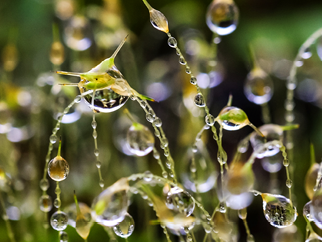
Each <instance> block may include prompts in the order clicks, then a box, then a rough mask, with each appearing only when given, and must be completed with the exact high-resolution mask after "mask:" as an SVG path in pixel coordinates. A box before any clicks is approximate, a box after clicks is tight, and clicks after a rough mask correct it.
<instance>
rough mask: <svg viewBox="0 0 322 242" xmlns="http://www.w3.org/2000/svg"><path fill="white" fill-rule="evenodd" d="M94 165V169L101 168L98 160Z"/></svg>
mask: <svg viewBox="0 0 322 242" xmlns="http://www.w3.org/2000/svg"><path fill="white" fill-rule="evenodd" d="M95 165H96V167H97V168H98V169H99V168H101V166H102V162H100V161H99V160H98V161H96V163H95Z"/></svg>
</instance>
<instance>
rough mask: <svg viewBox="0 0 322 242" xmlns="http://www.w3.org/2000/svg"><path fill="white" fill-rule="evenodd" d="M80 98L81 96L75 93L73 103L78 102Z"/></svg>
mask: <svg viewBox="0 0 322 242" xmlns="http://www.w3.org/2000/svg"><path fill="white" fill-rule="evenodd" d="M81 100H82V97H81V96H80V95H77V96H76V97H75V99H74V102H75V103H80V101H81Z"/></svg>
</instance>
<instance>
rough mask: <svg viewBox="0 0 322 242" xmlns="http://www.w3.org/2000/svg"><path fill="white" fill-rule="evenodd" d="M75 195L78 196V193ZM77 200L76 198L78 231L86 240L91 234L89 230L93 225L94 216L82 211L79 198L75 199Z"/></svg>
mask: <svg viewBox="0 0 322 242" xmlns="http://www.w3.org/2000/svg"><path fill="white" fill-rule="evenodd" d="M75 197H76V195H75ZM75 200H76V209H77V217H76V231H77V233H78V234H79V235H80V237H82V238H83V239H84V240H86V239H87V237H88V235H89V232H90V230H91V227H92V225H93V222H92V217H91V216H88V214H86V216H85V215H84V214H83V213H82V212H81V210H80V208H79V206H78V202H77V199H75Z"/></svg>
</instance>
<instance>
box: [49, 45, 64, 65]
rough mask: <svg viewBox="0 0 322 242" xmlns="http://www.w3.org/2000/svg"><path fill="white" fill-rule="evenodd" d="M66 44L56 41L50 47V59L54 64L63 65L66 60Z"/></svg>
mask: <svg viewBox="0 0 322 242" xmlns="http://www.w3.org/2000/svg"><path fill="white" fill-rule="evenodd" d="M64 58H65V56H64V46H63V45H62V43H61V42H59V41H55V42H53V43H52V45H51V49H50V61H51V63H53V64H54V65H61V64H62V63H63V62H64Z"/></svg>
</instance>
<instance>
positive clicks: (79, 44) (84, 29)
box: [64, 16, 92, 51]
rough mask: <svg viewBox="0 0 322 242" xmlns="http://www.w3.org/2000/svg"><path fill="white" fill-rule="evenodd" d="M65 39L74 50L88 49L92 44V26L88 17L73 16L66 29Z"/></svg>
mask: <svg viewBox="0 0 322 242" xmlns="http://www.w3.org/2000/svg"><path fill="white" fill-rule="evenodd" d="M64 40H65V43H66V45H67V46H68V47H69V48H71V49H73V50H76V51H84V50H87V49H88V48H89V47H90V46H91V45H92V40H91V28H90V25H89V21H88V20H87V18H85V17H83V16H74V17H72V18H71V19H70V20H69V22H68V25H67V26H66V27H65V29H64Z"/></svg>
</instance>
